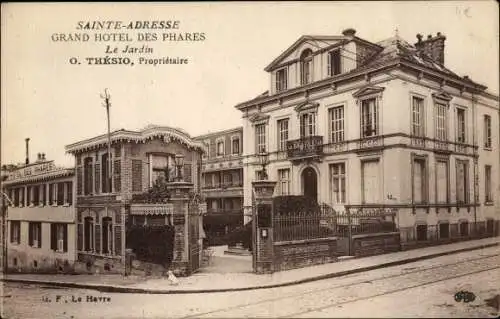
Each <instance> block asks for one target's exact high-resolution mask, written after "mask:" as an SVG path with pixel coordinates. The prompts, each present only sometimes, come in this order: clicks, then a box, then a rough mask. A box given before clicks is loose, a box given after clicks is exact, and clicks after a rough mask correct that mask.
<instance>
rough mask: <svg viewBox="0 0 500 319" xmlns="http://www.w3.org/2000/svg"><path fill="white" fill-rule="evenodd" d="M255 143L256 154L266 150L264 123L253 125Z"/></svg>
mask: <svg viewBox="0 0 500 319" xmlns="http://www.w3.org/2000/svg"><path fill="white" fill-rule="evenodd" d="M255 145H256V150H255V152H256V153H257V154H260V153H265V152H266V125H265V124H257V125H255Z"/></svg>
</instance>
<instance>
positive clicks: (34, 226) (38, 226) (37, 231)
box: [28, 223, 42, 248]
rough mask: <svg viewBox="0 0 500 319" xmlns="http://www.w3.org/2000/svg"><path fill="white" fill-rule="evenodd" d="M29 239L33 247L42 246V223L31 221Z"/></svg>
mask: <svg viewBox="0 0 500 319" xmlns="http://www.w3.org/2000/svg"><path fill="white" fill-rule="evenodd" d="M28 240H29V245H30V246H31V247H33V248H40V247H42V223H29V234H28Z"/></svg>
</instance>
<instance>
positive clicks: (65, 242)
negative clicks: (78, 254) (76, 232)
mask: <svg viewBox="0 0 500 319" xmlns="http://www.w3.org/2000/svg"><path fill="white" fill-rule="evenodd" d="M63 250H64V251H65V252H66V251H68V225H67V224H64V225H63Z"/></svg>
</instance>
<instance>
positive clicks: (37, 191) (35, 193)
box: [33, 185, 40, 205]
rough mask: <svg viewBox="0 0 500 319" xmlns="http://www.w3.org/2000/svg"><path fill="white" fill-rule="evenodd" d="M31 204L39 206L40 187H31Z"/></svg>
mask: <svg viewBox="0 0 500 319" xmlns="http://www.w3.org/2000/svg"><path fill="white" fill-rule="evenodd" d="M33 204H34V205H40V186H39V185H36V186H33Z"/></svg>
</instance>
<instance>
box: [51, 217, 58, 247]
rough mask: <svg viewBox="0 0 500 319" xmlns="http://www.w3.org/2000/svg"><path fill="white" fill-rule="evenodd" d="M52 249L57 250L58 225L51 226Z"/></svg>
mask: <svg viewBox="0 0 500 319" xmlns="http://www.w3.org/2000/svg"><path fill="white" fill-rule="evenodd" d="M50 249H52V250H57V224H54V223H52V224H50Z"/></svg>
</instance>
